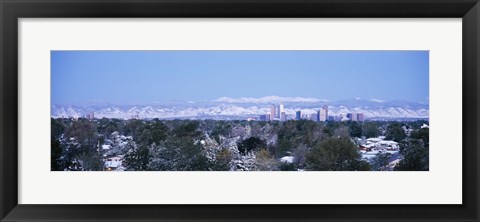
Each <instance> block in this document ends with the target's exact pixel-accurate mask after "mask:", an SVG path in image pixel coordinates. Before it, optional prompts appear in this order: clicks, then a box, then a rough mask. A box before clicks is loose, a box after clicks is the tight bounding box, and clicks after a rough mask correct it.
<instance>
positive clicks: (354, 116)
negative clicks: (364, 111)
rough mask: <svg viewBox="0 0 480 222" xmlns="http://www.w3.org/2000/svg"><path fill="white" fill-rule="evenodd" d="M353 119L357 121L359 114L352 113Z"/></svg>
mask: <svg viewBox="0 0 480 222" xmlns="http://www.w3.org/2000/svg"><path fill="white" fill-rule="evenodd" d="M352 121H357V114H356V113H352Z"/></svg>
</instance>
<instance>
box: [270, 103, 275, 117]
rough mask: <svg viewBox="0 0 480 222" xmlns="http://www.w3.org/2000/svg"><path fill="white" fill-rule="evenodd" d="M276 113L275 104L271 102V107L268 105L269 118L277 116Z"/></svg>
mask: <svg viewBox="0 0 480 222" xmlns="http://www.w3.org/2000/svg"><path fill="white" fill-rule="evenodd" d="M276 114H277V112H276V109H275V105H273V104H272V107H270V120H273V119H275V117H276V116H277V115H276Z"/></svg>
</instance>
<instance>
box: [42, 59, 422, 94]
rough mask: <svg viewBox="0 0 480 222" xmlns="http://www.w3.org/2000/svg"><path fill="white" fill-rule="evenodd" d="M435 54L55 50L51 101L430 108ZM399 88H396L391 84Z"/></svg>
mask: <svg viewBox="0 0 480 222" xmlns="http://www.w3.org/2000/svg"><path fill="white" fill-rule="evenodd" d="M428 54H429V53H428V51H52V52H51V59H52V60H51V68H52V72H51V74H52V77H51V84H52V85H51V89H52V92H51V95H52V96H51V99H52V100H51V102H52V104H78V103H86V102H92V101H101V102H112V103H135V102H137V103H149V102H169V101H213V100H216V99H218V98H221V97H229V98H235V99H236V98H245V97H246V98H249V97H251V98H260V97H264V96H272V95H276V96H281V97H303V98H317V99H320V100H322V99H327V100H331V101H335V100H342V99H347V98H356V97H358V98H364V99H367V100H378V101H381V100H389V101H391V100H405V101H415V102H422V103H428V88H429V87H428V57H429V55H428ZM392 85H395V87H392Z"/></svg>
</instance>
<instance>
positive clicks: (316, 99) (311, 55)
mask: <svg viewBox="0 0 480 222" xmlns="http://www.w3.org/2000/svg"><path fill="white" fill-rule="evenodd" d="M50 107H51V111H50V119H51V129H50V131H51V171H428V170H429V125H430V124H429V51H404V50H401V51H400V50H398V51H390V50H379V51H348V50H347V51H340V50H339V51H323V50H220V51H215V50H213V51H210V50H194V51H188V50H186V51H185V50H171V51H168V50H152V51H141V50H138V51H136V50H133V51H123V50H119V51H103V50H92V51H76V50H74V51H51V105H50ZM392 173H394V172H392Z"/></svg>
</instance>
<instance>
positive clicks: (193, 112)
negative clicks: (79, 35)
mask: <svg viewBox="0 0 480 222" xmlns="http://www.w3.org/2000/svg"><path fill="white" fill-rule="evenodd" d="M280 103H282V104H284V108H285V113H286V114H287V115H291V116H295V112H296V111H301V113H302V114H308V115H309V114H313V113H316V112H317V111H318V110H319V109H320V108H321V107H322V106H324V105H327V106H328V114H329V116H338V115H343V116H345V115H346V114H347V113H363V114H364V116H365V118H366V119H369V118H428V116H429V106H428V104H424V103H418V102H407V101H382V100H378V99H368V100H367V99H360V98H356V99H349V100H341V101H334V102H333V101H328V100H325V99H317V98H302V97H279V96H267V97H261V98H228V97H222V98H219V99H216V100H213V101H200V102H192V101H188V102H170V103H152V104H140V105H119V104H109V103H92V104H85V105H52V106H51V116H52V117H53V118H61V117H75V118H78V117H82V116H85V115H86V114H89V113H94V116H95V118H103V117H105V118H121V119H125V118H127V119H129V118H134V117H138V118H160V119H174V118H194V119H208V118H212V119H245V118H248V117H258V116H259V115H263V114H267V113H270V107H271V106H272V104H275V105H278V104H280Z"/></svg>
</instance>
